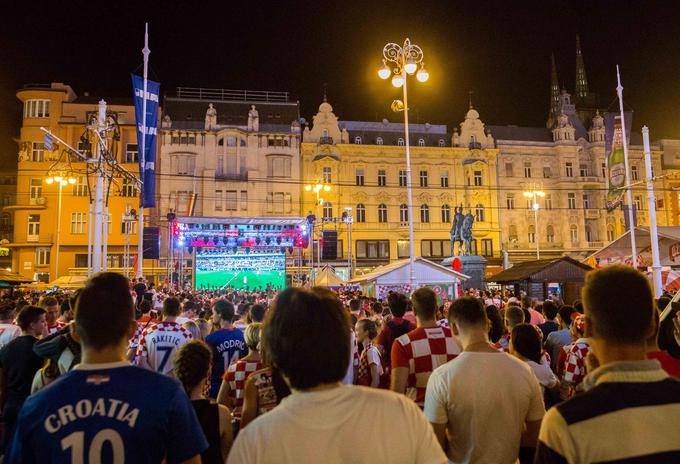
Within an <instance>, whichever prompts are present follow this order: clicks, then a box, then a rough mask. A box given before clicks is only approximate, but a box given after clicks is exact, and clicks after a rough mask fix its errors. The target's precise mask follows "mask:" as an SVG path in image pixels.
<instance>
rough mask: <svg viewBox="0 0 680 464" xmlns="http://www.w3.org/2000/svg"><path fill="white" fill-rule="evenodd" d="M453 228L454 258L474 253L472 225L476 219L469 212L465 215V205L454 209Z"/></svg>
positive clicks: (452, 248) (452, 249) (452, 244)
mask: <svg viewBox="0 0 680 464" xmlns="http://www.w3.org/2000/svg"><path fill="white" fill-rule="evenodd" d="M453 211H454V215H453V226H451V231H450V233H451V253H452V255H453V256H459V255H460V256H467V255H470V254H471V253H472V224H473V223H474V222H475V217H474V216H473V215H472V212H471V211H470V210H468V213H467V214H465V215H464V214H463V205H460V206H459V207H454V208H453ZM457 242H459V243H460V245H459V246H458V250H457V251H458V253H456V243H457Z"/></svg>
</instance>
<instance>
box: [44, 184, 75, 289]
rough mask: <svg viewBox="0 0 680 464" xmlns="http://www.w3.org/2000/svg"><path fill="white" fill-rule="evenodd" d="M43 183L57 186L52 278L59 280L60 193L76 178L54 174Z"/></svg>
mask: <svg viewBox="0 0 680 464" xmlns="http://www.w3.org/2000/svg"><path fill="white" fill-rule="evenodd" d="M45 183H46V184H48V185H51V184H54V183H56V184H57V185H59V202H58V206H57V237H56V240H55V241H54V243H55V245H54V248H55V249H54V278H55V279H58V278H59V244H60V243H61V191H62V188H63V187H64V186H65V185H68V184H71V185H73V184H75V183H76V178H75V177H72V176H70V175H69V176H67V175H65V174H63V173H60V174H55V175H52V176H49V177H47V178H46V179H45Z"/></svg>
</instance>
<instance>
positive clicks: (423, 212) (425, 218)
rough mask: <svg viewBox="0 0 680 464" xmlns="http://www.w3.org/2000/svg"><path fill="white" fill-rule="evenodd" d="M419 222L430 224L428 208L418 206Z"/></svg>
mask: <svg viewBox="0 0 680 464" xmlns="http://www.w3.org/2000/svg"><path fill="white" fill-rule="evenodd" d="M420 222H423V223H427V222H430V207H429V206H427V205H420Z"/></svg>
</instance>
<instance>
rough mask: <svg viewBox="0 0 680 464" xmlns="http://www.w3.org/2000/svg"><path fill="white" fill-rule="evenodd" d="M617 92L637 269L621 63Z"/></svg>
mask: <svg viewBox="0 0 680 464" xmlns="http://www.w3.org/2000/svg"><path fill="white" fill-rule="evenodd" d="M616 81H617V83H618V85H617V86H616V93H617V95H618V96H619V111H620V112H621V133H622V135H623V160H624V162H625V165H626V184H627V187H626V196H627V200H628V224H629V225H630V247H631V256H630V257H631V261H632V265H633V267H634V268H636V269H637V245H636V243H635V223H634V220H633V194H632V193H631V189H630V166H629V163H628V138H627V137H626V118H625V115H624V114H623V86H622V85H621V74H619V65H618V64H617V65H616Z"/></svg>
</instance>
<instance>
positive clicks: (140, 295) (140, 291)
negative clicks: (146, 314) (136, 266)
mask: <svg viewBox="0 0 680 464" xmlns="http://www.w3.org/2000/svg"><path fill="white" fill-rule="evenodd" d="M132 289H133V290H134V291H135V295H137V297H136V298H135V305H136V307H137V308H139V305H141V304H142V301H144V294H145V293H146V284H145V283H144V277H140V278H139V279H137V283H136V284H135V285H134V286H133V287H132Z"/></svg>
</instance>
